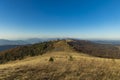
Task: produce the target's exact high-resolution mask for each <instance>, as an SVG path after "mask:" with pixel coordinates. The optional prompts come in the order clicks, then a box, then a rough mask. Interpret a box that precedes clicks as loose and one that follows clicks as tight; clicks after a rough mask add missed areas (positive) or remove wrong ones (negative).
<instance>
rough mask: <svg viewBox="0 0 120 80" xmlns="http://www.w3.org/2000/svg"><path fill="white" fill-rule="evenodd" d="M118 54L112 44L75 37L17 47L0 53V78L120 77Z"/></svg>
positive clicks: (106, 79) (96, 79)
mask: <svg viewBox="0 0 120 80" xmlns="http://www.w3.org/2000/svg"><path fill="white" fill-rule="evenodd" d="M94 50H96V51H94ZM101 50H102V51H101ZM101 52H104V54H103V53H101ZM97 53H98V55H97ZM8 54H9V56H10V57H9V56H8ZM19 54H21V55H22V57H21V55H19ZM15 55H16V56H17V57H16V56H15ZM18 55H19V56H18ZM99 55H101V56H99ZM106 55H107V56H106ZM112 55H113V56H114V57H112ZM118 55H119V49H118V48H117V47H115V46H111V45H100V44H94V43H91V42H89V41H77V40H58V41H50V42H44V43H39V44H34V45H30V46H23V47H17V48H14V49H10V50H7V51H3V52H2V53H0V61H1V64H0V80H119V79H120V60H119V58H120V57H119V56H118ZM3 56H4V58H3ZM7 58H8V60H7ZM50 58H52V60H50Z"/></svg>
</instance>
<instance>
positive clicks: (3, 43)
mask: <svg viewBox="0 0 120 80" xmlns="http://www.w3.org/2000/svg"><path fill="white" fill-rule="evenodd" d="M56 39H57V38H31V39H27V40H7V39H0V51H4V50H8V49H11V48H15V47H17V46H21V45H29V44H35V43H41V42H44V41H49V40H56Z"/></svg>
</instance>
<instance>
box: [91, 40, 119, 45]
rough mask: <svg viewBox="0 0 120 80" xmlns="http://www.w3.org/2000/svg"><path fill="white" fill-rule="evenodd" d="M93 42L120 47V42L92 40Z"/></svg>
mask: <svg viewBox="0 0 120 80" xmlns="http://www.w3.org/2000/svg"><path fill="white" fill-rule="evenodd" d="M91 41H92V42H95V43H100V44H112V45H120V40H91Z"/></svg>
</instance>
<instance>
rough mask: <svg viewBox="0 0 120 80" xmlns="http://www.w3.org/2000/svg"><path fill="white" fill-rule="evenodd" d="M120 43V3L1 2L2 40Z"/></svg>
mask: <svg viewBox="0 0 120 80" xmlns="http://www.w3.org/2000/svg"><path fill="white" fill-rule="evenodd" d="M41 37H42V38H44V37H45V38H50V37H70V38H82V39H120V0H0V38H4V39H22V38H41Z"/></svg>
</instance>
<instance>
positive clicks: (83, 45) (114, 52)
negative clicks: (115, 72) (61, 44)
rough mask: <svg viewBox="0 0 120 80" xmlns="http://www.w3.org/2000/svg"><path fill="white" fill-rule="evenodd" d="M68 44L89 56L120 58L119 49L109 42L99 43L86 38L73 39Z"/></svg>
mask: <svg viewBox="0 0 120 80" xmlns="http://www.w3.org/2000/svg"><path fill="white" fill-rule="evenodd" d="M68 44H69V45H70V46H72V47H73V48H74V49H75V50H76V51H78V52H83V53H85V54H89V55H91V56H95V57H102V58H119V59H120V49H119V48H118V47H116V46H113V45H110V44H100V43H95V42H91V41H87V40H73V41H72V42H68Z"/></svg>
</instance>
